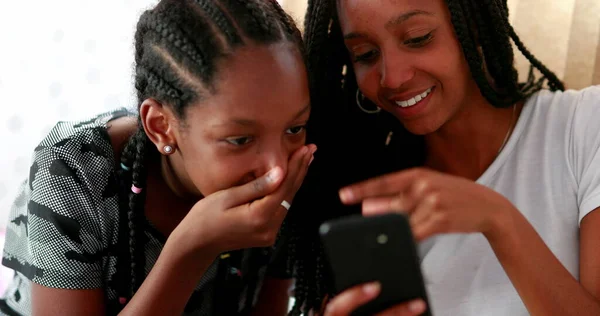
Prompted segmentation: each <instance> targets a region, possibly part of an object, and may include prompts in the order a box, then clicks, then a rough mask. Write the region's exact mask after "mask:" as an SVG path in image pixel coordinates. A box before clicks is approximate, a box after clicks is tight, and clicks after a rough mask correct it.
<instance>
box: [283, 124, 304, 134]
mask: <svg viewBox="0 0 600 316" xmlns="http://www.w3.org/2000/svg"><path fill="white" fill-rule="evenodd" d="M305 129H306V125H300V126H294V127H292V128H288V129H287V130H286V131H285V132H286V134H291V135H298V134H300V133H302V132H304V130H305Z"/></svg>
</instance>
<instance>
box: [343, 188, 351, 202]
mask: <svg viewBox="0 0 600 316" xmlns="http://www.w3.org/2000/svg"><path fill="white" fill-rule="evenodd" d="M353 197H354V195H353V194H352V190H350V189H343V190H341V191H340V199H341V200H342V202H348V201H350V200H352V198H353Z"/></svg>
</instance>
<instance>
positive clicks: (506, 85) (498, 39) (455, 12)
mask: <svg viewBox="0 0 600 316" xmlns="http://www.w3.org/2000/svg"><path fill="white" fill-rule="evenodd" d="M336 1H337V0H308V9H307V13H306V18H305V20H304V22H305V25H304V42H305V44H306V48H305V49H306V55H307V66H308V71H309V78H310V87H311V103H312V105H313V106H312V114H311V116H312V117H311V120H313V122H317V123H315V124H316V125H315V126H316V127H318V128H320V130H316V129H315V127H312V129H311V130H310V131H312V132H315V133H317V132H318V134H317V135H315V134H313V135H312V137H314V139H313V141H311V142H314V143H316V144H317V145H318V146H319V152H318V154H317V158H316V159H315V162H314V163H313V164H312V165H311V169H310V171H309V175H308V176H307V180H306V181H305V183H306V185H305V188H308V189H309V190H310V192H311V193H310V195H311V197H312V200H314V201H318V203H317V202H315V203H313V204H310V202H306V203H307V204H308V205H305V206H304V208H303V210H311V209H316V210H320V213H311V214H310V215H309V214H304V217H305V218H310V220H309V219H307V220H306V222H303V224H302V225H301V226H300V227H297V228H295V229H294V232H295V234H297V235H298V236H301V237H299V238H302V239H304V240H314V241H315V242H314V243H313V244H312V246H310V247H309V246H306V242H303V243H302V245H300V246H298V247H295V248H293V249H291V250H290V253H291V256H292V257H293V259H294V262H295V269H296V275H297V280H296V294H295V295H296V297H295V298H296V306H295V307H294V310H293V311H294V313H295V315H299V314H300V312H301V310H302V308H303V307H305V308H313V309H319V307H320V303H321V300H322V299H323V298H324V297H325V296H331V295H335V292H334V289H333V287H332V286H331V283H332V282H331V280H332V278H331V275H330V273H329V270H328V269H326V268H325V267H326V265H327V261H326V257H325V256H324V254H323V249H322V246H321V245H320V244H319V243H318V242H317V241H318V239H317V237H316V236H317V234H318V233H317V232H318V230H317V225H318V224H319V223H321V222H322V221H324V220H326V219H329V218H333V217H337V216H342V215H347V214H350V213H354V212H359V211H360V210H359V209H357V208H350V207H347V206H342V205H341V203H340V201H339V200H338V199H337V190H338V189H339V188H340V187H342V186H344V185H347V184H350V183H353V182H356V181H360V180H362V179H364V178H368V177H373V176H376V175H378V174H381V173H385V172H390V171H393V170H399V169H403V168H409V167H414V166H419V165H422V164H423V163H424V160H425V153H426V152H425V146H424V141H423V138H422V137H420V136H415V135H412V134H410V133H409V132H408V131H406V130H405V129H404V128H403V127H402V126H399V124H397V123H395V122H396V121H397V120H396V119H395V118H394V117H392V116H391V115H388V114H387V113H381V114H379V115H378V116H373V115H371V116H367V115H365V114H364V113H362V112H360V110H358V109H357V107H356V104H355V94H356V89H357V83H356V79H355V77H354V71H353V69H352V62H351V60H350V58H349V56H348V53H347V51H346V48H345V46H344V41H343V38H342V32H341V29H340V25H339V22H338V17H337V12H336ZM446 3H447V5H448V9H449V11H450V14H451V21H452V24H453V26H454V31H455V33H456V36H457V38H458V41H459V43H460V44H461V47H462V50H463V54H464V56H465V59H466V61H467V62H468V65H469V69H470V71H471V75H472V77H473V79H474V80H475V82H476V83H477V86H478V87H479V89H480V91H481V94H482V95H483V96H484V97H485V98H486V100H488V102H490V103H491V104H492V105H493V106H495V107H508V106H511V105H512V104H514V103H515V102H518V101H521V100H524V99H526V98H528V97H529V96H531V95H532V94H533V93H535V92H537V91H539V90H540V89H542V85H543V83H544V81H545V80H548V81H549V82H548V86H549V88H550V89H551V90H562V89H564V86H563V85H562V83H561V82H560V80H559V79H558V78H557V77H556V75H554V74H553V73H552V72H551V71H550V70H548V69H547V68H546V67H545V66H544V65H543V64H542V63H541V62H539V61H538V60H537V59H536V58H535V57H534V56H533V55H532V54H531V53H530V52H529V51H528V50H527V49H526V48H525V47H524V45H523V43H522V42H521V41H520V39H519V38H518V36H517V35H516V33H515V31H514V29H513V28H512V26H511V25H510V23H509V19H508V5H507V1H506V0H446ZM511 39H512V40H513V42H514V43H515V46H516V47H517V48H518V49H519V50H520V51H521V52H522V53H523V55H524V56H525V57H526V58H527V59H528V60H529V61H530V63H531V65H532V71H530V74H529V76H528V80H527V82H525V83H519V82H518V73H517V70H516V69H515V67H514V52H513V48H512V45H511V43H510V40H511ZM484 65H485V67H484ZM533 68H536V69H538V70H540V72H541V73H542V77H541V78H536V77H535V74H534V72H533ZM344 70H345V73H346V74H345V75H342V72H343V71H344ZM486 70H487V72H486ZM488 75H489V77H491V79H492V80H491V81H490V80H489V79H488ZM357 126H360V128H358V129H357ZM390 129H392V130H393V131H394V142H395V143H397V144H395V145H396V146H390V147H393V148H382V147H384V146H383V144H384V140H385V138H386V135H387V133H388V132H389V131H390ZM315 130H316V131H315ZM340 131H343V133H344V136H343V137H339V135H340ZM310 135H311V134H310V133H309V136H310ZM374 140H375V142H378V141H379V140H380V141H381V142H380V145H373V143H374ZM357 148H358V149H357ZM406 148H411V150H410V151H409V152H407V151H406V150H405V149H406ZM401 149H404V150H402V152H400V151H401ZM378 153H382V154H378ZM339 157H344V159H343V161H340V159H339ZM373 157H378V159H377V160H375V159H374V158H373ZM381 157H384V158H381ZM382 159H383V160H382ZM356 166H360V167H359V168H357V167H356ZM347 170H353V172H352V173H349V172H347ZM311 174H312V175H313V176H314V175H316V176H314V178H311V177H310V176H311ZM319 174H320V175H326V176H319ZM296 204H298V203H296ZM290 215H292V216H293V214H290ZM307 305H308V306H307Z"/></svg>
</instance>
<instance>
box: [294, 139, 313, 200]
mask: <svg viewBox="0 0 600 316" xmlns="http://www.w3.org/2000/svg"><path fill="white" fill-rule="evenodd" d="M307 147H308V153H307V155H306V160H305V161H302V164H301V165H300V166H299V170H298V172H297V174H296V180H295V181H294V183H293V184H292V186H291V188H292V191H293V193H294V194H295V193H296V191H298V189H299V188H300V186H302V183H303V182H304V178H305V177H306V174H307V173H308V169H309V166H310V164H311V163H312V162H313V160H314V159H315V152H316V151H317V146H316V145H314V144H310V145H308V146H307Z"/></svg>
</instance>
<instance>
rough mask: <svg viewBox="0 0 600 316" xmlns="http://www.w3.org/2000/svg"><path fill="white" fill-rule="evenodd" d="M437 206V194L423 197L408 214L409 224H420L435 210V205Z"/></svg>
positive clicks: (415, 225) (413, 225)
mask: <svg viewBox="0 0 600 316" xmlns="http://www.w3.org/2000/svg"><path fill="white" fill-rule="evenodd" d="M438 206H439V199H438V197H437V195H432V196H428V197H425V198H424V199H423V200H422V201H421V202H420V203H419V205H418V206H417V207H416V208H415V211H414V212H413V213H412V215H411V216H410V224H411V226H412V227H417V226H421V225H422V224H423V223H425V222H426V221H427V220H429V218H430V217H431V215H432V214H433V213H434V212H435V210H436V207H438Z"/></svg>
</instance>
